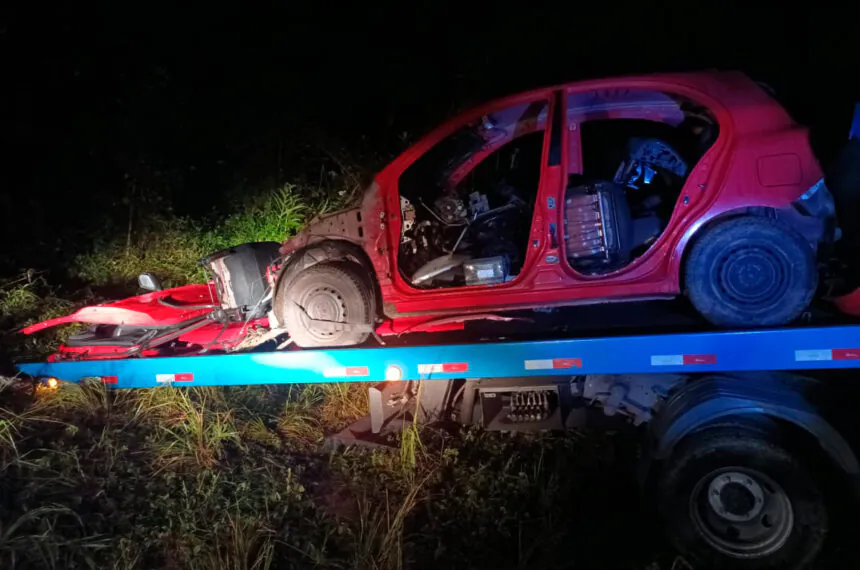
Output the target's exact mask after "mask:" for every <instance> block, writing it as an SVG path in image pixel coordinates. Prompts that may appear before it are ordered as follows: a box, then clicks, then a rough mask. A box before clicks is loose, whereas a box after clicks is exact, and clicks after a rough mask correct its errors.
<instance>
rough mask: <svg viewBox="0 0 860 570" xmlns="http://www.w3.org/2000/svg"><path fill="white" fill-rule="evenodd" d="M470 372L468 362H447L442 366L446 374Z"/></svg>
mask: <svg viewBox="0 0 860 570" xmlns="http://www.w3.org/2000/svg"><path fill="white" fill-rule="evenodd" d="M468 371H469V363H468V362H446V363H444V364H442V372H443V373H445V374H451V373H453V372H468Z"/></svg>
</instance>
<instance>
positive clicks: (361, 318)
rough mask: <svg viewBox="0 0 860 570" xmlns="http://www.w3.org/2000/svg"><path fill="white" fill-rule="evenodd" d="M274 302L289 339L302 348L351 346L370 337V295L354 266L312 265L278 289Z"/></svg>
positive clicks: (346, 263)
mask: <svg viewBox="0 0 860 570" xmlns="http://www.w3.org/2000/svg"><path fill="white" fill-rule="evenodd" d="M275 302H276V303H279V304H280V308H281V314H282V315H283V318H284V326H285V328H286V329H287V332H288V333H289V335H290V338H292V339H293V342H295V343H296V345H298V346H300V347H302V348H313V347H328V346H353V345H356V344H361V343H362V342H364V341H365V340H367V337H368V336H369V334H370V332H369V327H370V325H371V324H372V323H373V294H372V292H371V291H370V289H369V287H368V285H367V280H366V279H365V278H364V277H363V276H362V274H361V268H360V267H358V266H357V265H356V264H354V263H349V262H344V261H340V262H325V263H318V264H316V265H312V266H311V267H308V268H307V269H304V270H302V271H301V272H300V273H299V274H298V275H296V276H295V277H294V278H293V279H292V280H291V281H290V282H289V283H286V284H285V286H283V287H281V290H280V291H279V292H278V298H277V299H276V301H275Z"/></svg>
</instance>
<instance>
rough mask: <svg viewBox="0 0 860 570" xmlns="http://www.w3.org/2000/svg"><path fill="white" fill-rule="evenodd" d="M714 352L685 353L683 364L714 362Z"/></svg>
mask: <svg viewBox="0 0 860 570" xmlns="http://www.w3.org/2000/svg"><path fill="white" fill-rule="evenodd" d="M716 363H717V355H716V354H685V355H684V364H716Z"/></svg>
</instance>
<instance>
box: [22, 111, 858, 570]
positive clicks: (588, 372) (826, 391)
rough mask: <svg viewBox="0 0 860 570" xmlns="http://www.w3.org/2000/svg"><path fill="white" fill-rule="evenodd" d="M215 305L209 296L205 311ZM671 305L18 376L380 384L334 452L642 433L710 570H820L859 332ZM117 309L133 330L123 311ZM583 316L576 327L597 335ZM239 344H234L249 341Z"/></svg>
mask: <svg viewBox="0 0 860 570" xmlns="http://www.w3.org/2000/svg"><path fill="white" fill-rule="evenodd" d="M858 117H860V113H857V114H855V122H854V127H853V131H852V139H853V141H854V142H855V143H856V141H857V137H856V136H855V135H856V134H860V133H858V131H860V120H858ZM856 148H857V145H856V144H855V145H854V153H855V156H856ZM149 280H151V276H148V277H144V278H143V279H142V284H145V283H146V282H147V281H149ZM194 287H202V286H194ZM151 288H152V289H157V288H156V287H151ZM216 289H217V287H216ZM201 291H203V292H208V291H210V290H209V289H204V290H197V289H194V290H193V291H192V296H197V297H201V295H202V293H201ZM214 292H215V293H218V291H217V290H215V291H214ZM210 294H211V293H210ZM180 297H181V295H176V296H174V297H173V298H165V297H164V296H159V295H157V294H154V295H153V296H152V298H149V297H146V298H144V297H138V298H137V299H143V301H136V302H139V303H152V304H153V306H156V305H157V306H158V310H164V311H167V312H170V311H176V310H181V309H182V307H181V306H179V309H177V303H180V305H181V302H182V301H184V302H185V303H186V305H187V306H186V307H185V308H186V309H187V310H188V311H192V312H193V311H206V310H209V309H211V307H209V306H208V305H205V303H204V304H203V305H194V304H193V303H192V301H193V299H191V300H189V299H181V298H180ZM197 297H195V298H197ZM655 303H656V304H655ZM660 303H666V302H663V301H661V302H656V301H652V302H650V303H643V305H642V307H641V310H638V309H636V308H635V307H634V306H633V305H631V304H629V303H628V304H625V305H624V307H625V310H624V313H625V314H626V315H638V316H639V319H640V322H638V323H633V324H631V323H624V324H622V325H619V326H618V327H615V328H612V327H609V326H608V320H609V315H610V313H611V312H612V307H613V306H620V305H611V304H610V305H599V306H592V307H576V308H574V309H572V310H576V311H593V315H594V318H593V319H592V320H593V321H597V322H598V324H599V325H600V326H599V329H598V330H596V329H594V328H592V329H585V328H583V329H581V330H573V331H571V330H570V329H567V330H564V331H561V332H559V331H556V332H555V333H552V334H543V335H541V334H537V335H530V332H529V330H528V326H527V325H526V323H525V321H518V320H517V319H516V318H512V319H510V320H508V322H501V323H499V322H493V321H491V326H490V327H489V329H488V330H487V331H485V332H484V333H483V334H474V333H473V334H472V335H471V336H470V337H457V336H456V335H457V334H458V333H457V332H456V331H454V332H451V336H439V335H438V333H434V336H433V337H432V340H431V341H430V342H429V343H423V342H421V338H420V335H419V336H417V337H416V336H409V337H407V338H408V340H406V341H403V342H401V343H399V344H400V345H396V344H397V343H392V342H391V341H389V344H387V345H383V346H376V347H368V346H364V347H357V348H324V349H300V348H298V347H296V346H288V347H285V349H283V348H284V347H283V345H280V346H278V347H277V348H282V349H280V350H278V349H276V347H275V346H273V343H276V342H277V340H275V338H274V337H271V338H260V339H257V340H258V341H259V342H256V343H255V344H254V345H253V346H249V347H248V349H247V350H245V351H235V352H225V353H208V354H207V353H206V352H207V351H206V347H204V350H202V351H197V352H195V353H194V354H183V353H181V351H180V352H177V353H176V354H175V355H171V356H162V355H161V354H163V353H161V352H159V351H158V350H155V349H156V348H158V347H163V346H167V345H169V343H170V342H171V341H172V340H174V339H175V337H173V338H171V336H170V335H172V334H174V333H171V332H163V333H161V334H163V335H166V336H165V337H164V339H163V342H160V344H158V345H157V346H154V347H153V346H152V345H151V344H150V347H151V350H152V352H151V353H147V352H146V351H140V352H138V353H130V352H129V351H128V350H123V351H122V352H119V350H120V349H118V348H117V346H119V347H120V348H122V345H121V343H119V342H118V341H115V340H114V341H111V342H106V343H105V346H106V347H108V349H106V350H105V351H101V352H99V351H97V352H96V353H94V354H93V355H92V356H91V357H90V358H74V350H73V348H74V347H71V349H70V350H67V351H66V353H64V354H63V355H62V357H61V358H54V359H51V360H49V361H46V362H36V363H24V364H20V365H19V366H18V368H19V369H20V371H21V372H22V373H24V374H26V375H28V376H30V377H33V378H37V379H42V380H45V381H48V382H52V383H55V382H57V381H64V382H81V381H85V380H92V379H95V380H96V381H99V382H102V383H103V384H105V385H106V386H109V387H111V388H116V389H126V388H157V387H160V386H173V387H180V386H231V385H262V384H305V383H318V382H366V383H368V384H369V388H368V390H369V402H370V413H369V415H368V416H367V417H365V418H362V419H360V420H359V421H357V422H356V423H355V424H353V425H351V426H349V427H348V428H346V429H345V430H344V431H343V432H341V433H339V434H337V435H336V436H334V438H335V439H336V440H338V441H340V442H343V443H356V442H362V441H363V442H371V443H374V442H378V441H379V437H380V436H381V435H382V434H385V433H386V432H391V431H396V430H398V429H400V428H401V427H402V426H403V425H404V424H405V423H406V422H413V421H419V422H424V423H432V422H436V421H446V422H450V421H455V422H458V423H460V424H464V425H479V426H481V427H483V428H484V429H488V430H505V431H516V430H563V429H570V428H576V427H578V426H582V425H587V424H588V423H589V422H591V421H593V418H594V411H597V412H598V413H599V412H601V411H602V415H601V416H600V417H603V416H608V417H609V418H614V419H622V420H624V421H626V422H628V423H629V424H632V425H634V426H638V427H639V433H640V434H641V435H643V448H642V449H643V453H642V457H641V466H640V467H641V468H640V469H639V473H638V478H639V479H640V481H641V483H642V485H643V489H645V490H647V492H648V493H649V494H650V496H651V497H653V499H654V503H655V506H656V510H657V512H658V514H659V516H660V517H661V519H662V521H663V523H664V525H665V527H666V529H667V531H668V535H669V537H670V538H671V540H672V541H673V543H674V544H675V545H676V546H677V548H678V549H679V550H680V551H681V552H682V553H684V554H685V555H687V556H688V557H689V558H690V559H691V560H692V561H693V562H694V563H697V564H700V565H701V566H696V567H715V568H723V567H727V566H731V567H739V568H799V567H802V566H804V565H806V564H807V563H808V562H810V561H811V560H812V559H813V558H814V557H815V556H816V555H817V554H818V552H819V551H820V550H821V548H822V545H823V544H824V539H825V536H826V534H827V531H828V527H829V523H828V520H829V519H830V518H832V512H833V511H832V509H831V507H830V506H831V505H833V504H840V503H841V504H845V503H846V502H847V501H846V499H845V497H847V496H851V497H854V496H856V495H857V493H858V491H860V459H858V451H857V442H858V441H860V440H858V439H857V438H856V434H855V433H854V432H855V431H856V430H857V426H856V422H854V421H853V418H851V417H850V413H848V412H847V408H848V406H845V405H844V403H845V402H850V401H852V400H851V398H856V393H855V392H856V390H857V389H856V387H855V385H856V382H851V381H850V380H852V379H854V380H856V378H854V377H855V375H856V373H857V371H858V369H860V323H858V322H857V321H856V320H854V319H852V318H851V317H849V316H845V315H842V316H840V315H838V314H836V313H835V312H834V311H832V310H829V311H827V310H825V311H819V310H817V309H813V310H811V311H808V312H807V313H805V314H804V316H803V317H802V318H801V320H800V321H795V322H794V323H792V324H791V325H789V326H784V327H777V328H753V329H740V330H719V329H714V328H713V327H711V326H705V324H704V321H702V320H701V319H700V320H696V318H695V317H689V313H690V311H686V313H685V310H684V309H683V301H674V303H680V304H681V307H682V308H681V309H680V310H679V311H678V312H677V313H672V315H670V317H668V318H667V317H666V315H665V314H662V313H664V312H665V311H664V309H665V307H667V306H668V305H665V304H660ZM857 303H858V298H857V294H856V293H849V294H847V295H845V296H843V297H840V299H838V300H837V303H836V304H835V306H836V307H837V308H839V309H842V308H843V307H846V308H847V309H850V310H844V311H843V313H847V314H851V313H853V312H854V311H856V308H857ZM658 305H659V308H657V309H654V307H655V306H658ZM674 306H675V305H672V307H674ZM91 309H96V311H97V310H98V307H95V308H91ZM110 310H113V311H118V312H117V314H118V315H120V316H121V313H122V311H125V310H126V307H124V306H122V305H118V304H114V305H113V306H112V307H111V308H110ZM673 310H674V309H673ZM216 311H217V309H216ZM650 311H658V312H660V313H661V314H662V316H660V317H659V318H658V317H656V316H654V314H652V313H651V312H650ZM583 314H584V313H580V318H578V319H577V322H581V323H588V322H589V318H583V317H582V315H583ZM678 315H680V318H675V317H677V316H678ZM186 316H187V315H186ZM253 317H254V318H264V317H262V316H261V315H259V314H257V313H254V314H253ZM190 318H192V319H198V318H199V322H198V321H195V323H194V324H195V326H199V327H203V326H208V325H210V324H211V323H210V322H209V321H206V320H205V319H204V318H203V317H201V316H200V315H196V316H195V315H191V317H190ZM70 320H75V319H70ZM78 320H84V319H78ZM667 323H668V324H667ZM247 324H248V322H247V321H246V322H245V325H247ZM234 328H235V327H234ZM228 329H230V327H228V326H225V327H224V332H223V334H224V335H226V336H227V337H230V338H234V337H235V336H236V335H235V334H234V332H235V331H233V330H232V329H230V330H228ZM181 330H182V331H183V332H182V334H188V333H190V332H193V331H189V330H185V329H181ZM506 330H507V331H508V332H504V331H506ZM120 332H121V331H120ZM221 334H222V333H218V336H221ZM117 336H121V335H117ZM108 337H109V338H114V337H112V336H111V335H108ZM135 338H137V337H135ZM153 338H155V339H159V338H161V337H158V336H156V337H153ZM416 338H417V340H415V339H416ZM217 339H218V337H217V336H216V340H217ZM93 340H94V339H93V338H89V339H88V342H90V346H94V345H93V344H92V343H93ZM138 340H139V339H138ZM150 340H152V339H150ZM212 344H216V343H214V342H213V343H212ZM619 516H623V515H619Z"/></svg>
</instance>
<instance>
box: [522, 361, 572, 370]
mask: <svg viewBox="0 0 860 570" xmlns="http://www.w3.org/2000/svg"><path fill="white" fill-rule="evenodd" d="M525 367H526V370H559V369H563V368H582V359H581V358H547V359H544V360H526V361H525Z"/></svg>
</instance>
